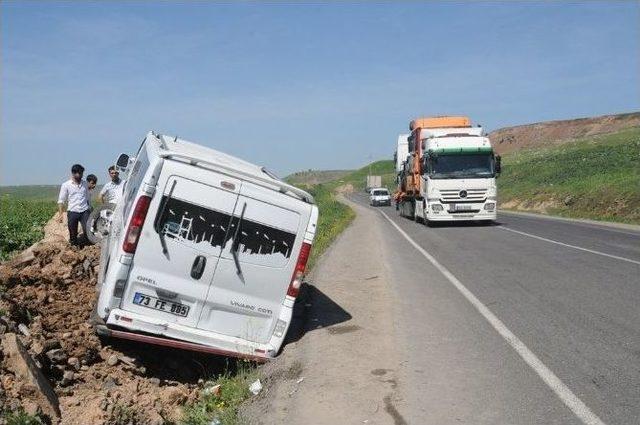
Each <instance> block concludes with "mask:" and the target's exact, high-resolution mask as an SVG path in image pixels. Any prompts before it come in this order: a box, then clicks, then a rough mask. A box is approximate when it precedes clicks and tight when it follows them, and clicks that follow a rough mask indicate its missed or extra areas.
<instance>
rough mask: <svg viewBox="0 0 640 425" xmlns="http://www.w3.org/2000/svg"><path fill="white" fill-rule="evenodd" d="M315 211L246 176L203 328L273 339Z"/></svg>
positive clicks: (248, 337)
mask: <svg viewBox="0 0 640 425" xmlns="http://www.w3.org/2000/svg"><path fill="white" fill-rule="evenodd" d="M310 215H311V205H309V204H306V203H304V202H302V201H300V200H298V199H295V198H292V197H290V196H287V195H284V194H281V193H279V192H277V191H275V190H271V189H266V188H264V187H261V186H258V185H255V184H252V183H249V182H246V181H243V183H242V188H241V190H240V196H239V197H238V202H237V204H236V208H235V211H234V222H233V224H232V226H231V229H232V232H231V234H230V235H229V239H228V242H227V244H226V245H225V246H224V247H223V250H222V254H221V257H220V261H219V262H218V266H217V269H216V272H215V275H214V277H213V283H212V285H211V288H210V290H209V294H208V295H207V300H206V304H205V306H204V309H203V311H202V316H201V318H200V321H199V322H198V328H200V329H203V330H210V331H214V332H218V333H221V334H224V335H229V336H234V337H238V338H242V339H246V340H249V341H254V342H258V343H265V342H268V340H269V338H270V337H271V334H272V333H273V329H274V326H275V322H276V320H277V318H278V316H279V313H280V309H281V308H282V303H283V301H284V298H285V295H286V293H287V288H288V286H289V283H290V281H291V277H292V274H293V270H294V267H295V263H296V260H297V256H298V253H299V252H300V248H301V246H302V241H303V237H304V232H305V230H306V226H307V223H308V221H309V219H310Z"/></svg>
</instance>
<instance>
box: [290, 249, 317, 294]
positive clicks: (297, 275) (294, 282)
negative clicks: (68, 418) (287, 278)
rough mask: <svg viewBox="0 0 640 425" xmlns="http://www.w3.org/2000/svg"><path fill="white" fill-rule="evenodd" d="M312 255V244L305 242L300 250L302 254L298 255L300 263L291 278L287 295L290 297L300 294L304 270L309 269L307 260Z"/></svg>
mask: <svg viewBox="0 0 640 425" xmlns="http://www.w3.org/2000/svg"><path fill="white" fill-rule="evenodd" d="M310 253H311V244H308V243H306V242H304V243H303V244H302V248H300V254H299V255H298V262H297V263H296V268H295V270H294V271H293V276H292V277H291V283H290V284H289V289H288V290H287V295H288V296H290V297H293V298H295V297H297V296H298V293H299V292H300V286H302V278H303V277H304V270H305V269H306V267H307V260H309V254H310Z"/></svg>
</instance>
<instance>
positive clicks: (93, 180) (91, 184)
mask: <svg viewBox="0 0 640 425" xmlns="http://www.w3.org/2000/svg"><path fill="white" fill-rule="evenodd" d="M97 185H98V177H96V175H95V174H89V175H88V176H87V189H89V211H93V202H92V201H93V189H95V188H96V186H97Z"/></svg>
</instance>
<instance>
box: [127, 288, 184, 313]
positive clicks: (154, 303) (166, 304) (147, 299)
mask: <svg viewBox="0 0 640 425" xmlns="http://www.w3.org/2000/svg"><path fill="white" fill-rule="evenodd" d="M133 303H134V304H137V305H141V306H143V307H148V308H152V309H154V310H160V311H164V312H167V313H171V314H175V315H176V316H181V317H187V316H188V315H189V306H188V305H184V304H180V303H176V302H173V301H168V300H162V299H160V298H156V297H152V296H150V295H145V294H141V293H140V292H136V294H135V295H134V297H133Z"/></svg>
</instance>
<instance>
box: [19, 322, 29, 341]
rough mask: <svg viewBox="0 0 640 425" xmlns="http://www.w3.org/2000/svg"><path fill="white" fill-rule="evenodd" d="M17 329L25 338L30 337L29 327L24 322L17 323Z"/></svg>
mask: <svg viewBox="0 0 640 425" xmlns="http://www.w3.org/2000/svg"><path fill="white" fill-rule="evenodd" d="M18 330H19V331H20V332H22V335H24V336H26V337H27V338H31V332H29V328H28V327H27V325H25V324H24V323H20V324H19V325H18Z"/></svg>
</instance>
